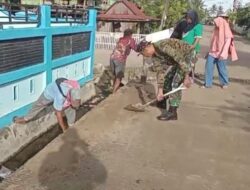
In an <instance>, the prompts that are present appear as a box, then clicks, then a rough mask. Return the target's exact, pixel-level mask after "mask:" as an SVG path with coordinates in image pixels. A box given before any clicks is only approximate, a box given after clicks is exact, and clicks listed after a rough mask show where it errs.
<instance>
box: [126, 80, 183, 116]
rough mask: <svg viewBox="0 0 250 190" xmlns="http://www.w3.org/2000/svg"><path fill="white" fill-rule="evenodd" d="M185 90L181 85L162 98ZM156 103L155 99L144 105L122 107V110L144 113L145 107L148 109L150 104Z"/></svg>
mask: <svg viewBox="0 0 250 190" xmlns="http://www.w3.org/2000/svg"><path fill="white" fill-rule="evenodd" d="M185 89H186V87H185V86H184V85H183V84H181V85H180V86H179V87H178V88H176V89H174V90H172V91H170V92H168V93H166V94H164V95H163V97H166V96H168V95H170V94H173V93H175V92H177V91H179V90H185ZM156 101H157V99H156V98H155V99H153V100H151V101H149V102H147V103H146V104H141V103H137V104H129V105H127V106H126V107H124V109H125V110H128V111H134V112H144V111H145V108H146V107H148V106H149V105H150V104H152V103H154V102H156Z"/></svg>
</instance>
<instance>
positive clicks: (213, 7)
mask: <svg viewBox="0 0 250 190" xmlns="http://www.w3.org/2000/svg"><path fill="white" fill-rule="evenodd" d="M217 11H218V8H217V5H216V4H213V6H212V7H211V9H210V10H209V12H210V15H211V16H215V15H216V14H217Z"/></svg>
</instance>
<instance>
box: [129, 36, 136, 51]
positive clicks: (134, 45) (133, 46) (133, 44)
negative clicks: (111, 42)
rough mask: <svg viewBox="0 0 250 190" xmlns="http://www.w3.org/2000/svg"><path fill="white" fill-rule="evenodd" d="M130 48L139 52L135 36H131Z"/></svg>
mask: <svg viewBox="0 0 250 190" xmlns="http://www.w3.org/2000/svg"><path fill="white" fill-rule="evenodd" d="M130 48H131V49H132V50H134V51H135V52H137V44H136V43H135V40H134V39H133V38H131V41H130Z"/></svg>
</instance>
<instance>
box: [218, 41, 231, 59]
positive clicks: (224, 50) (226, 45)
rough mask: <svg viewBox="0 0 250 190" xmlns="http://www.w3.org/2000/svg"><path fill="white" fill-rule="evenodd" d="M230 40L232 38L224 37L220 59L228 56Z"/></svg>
mask: <svg viewBox="0 0 250 190" xmlns="http://www.w3.org/2000/svg"><path fill="white" fill-rule="evenodd" d="M231 41H232V38H227V39H226V41H225V43H224V45H223V48H222V51H221V54H220V57H219V59H220V60H225V59H227V58H228V50H229V47H230V44H231Z"/></svg>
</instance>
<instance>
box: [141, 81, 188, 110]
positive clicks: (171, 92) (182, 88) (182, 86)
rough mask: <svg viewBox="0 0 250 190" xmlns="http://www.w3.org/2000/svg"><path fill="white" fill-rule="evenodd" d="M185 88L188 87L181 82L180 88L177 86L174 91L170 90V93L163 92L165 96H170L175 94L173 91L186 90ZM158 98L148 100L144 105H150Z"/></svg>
mask: <svg viewBox="0 0 250 190" xmlns="http://www.w3.org/2000/svg"><path fill="white" fill-rule="evenodd" d="M185 89H186V87H184V85H183V84H181V85H180V86H179V87H178V88H176V89H174V90H172V91H170V92H168V93H165V94H163V97H166V96H168V95H170V94H173V93H175V92H177V91H179V90H185ZM156 100H157V99H153V100H151V101H149V102H147V103H146V104H144V105H143V106H148V105H150V104H152V103H154V102H155V101H156Z"/></svg>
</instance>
